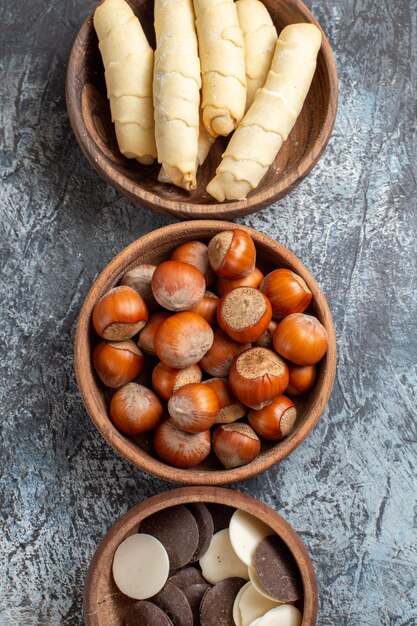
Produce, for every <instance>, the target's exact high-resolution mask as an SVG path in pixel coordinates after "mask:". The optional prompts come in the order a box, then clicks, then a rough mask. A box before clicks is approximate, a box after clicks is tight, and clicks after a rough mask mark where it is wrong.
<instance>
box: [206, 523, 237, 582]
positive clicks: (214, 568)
mask: <svg viewBox="0 0 417 626" xmlns="http://www.w3.org/2000/svg"><path fill="white" fill-rule="evenodd" d="M200 567H201V571H202V573H203V576H204V578H205V579H206V580H208V582H209V583H212V584H213V585H215V584H216V583H218V582H220V581H221V580H225V579H226V578H232V577H239V578H244V579H245V580H248V579H249V574H248V567H247V565H245V564H244V563H242V561H241V560H240V559H239V558H238V557H237V556H236V554H235V553H234V551H233V548H232V544H231V543H230V539H229V529H228V528H225V529H224V530H221V531H220V532H218V533H216V534H215V535H214V536H213V539H212V540H211V543H210V547H209V549H208V550H207V552H206V553H205V555H204V556H203V558H202V559H200Z"/></svg>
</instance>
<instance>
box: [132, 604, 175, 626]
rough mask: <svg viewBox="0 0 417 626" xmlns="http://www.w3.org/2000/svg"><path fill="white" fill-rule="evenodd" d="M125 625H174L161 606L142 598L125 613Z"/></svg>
mask: <svg viewBox="0 0 417 626" xmlns="http://www.w3.org/2000/svg"><path fill="white" fill-rule="evenodd" d="M123 624H124V626H138V624H140V626H156V625H158V626H173V625H172V622H171V620H170V619H169V617H168V616H167V615H165V613H164V612H163V611H161V609H160V608H158V607H157V606H155V605H154V604H152V603H151V602H146V601H145V600H141V601H140V602H135V603H134V604H132V605H131V606H130V607H129V608H128V610H127V613H126V615H125V619H124V622H123Z"/></svg>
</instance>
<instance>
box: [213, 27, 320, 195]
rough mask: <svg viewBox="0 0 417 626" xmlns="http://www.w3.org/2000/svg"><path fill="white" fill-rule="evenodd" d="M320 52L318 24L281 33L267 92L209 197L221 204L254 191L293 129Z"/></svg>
mask: <svg viewBox="0 0 417 626" xmlns="http://www.w3.org/2000/svg"><path fill="white" fill-rule="evenodd" d="M320 46H321V31H320V30H319V29H318V28H317V27H316V26H314V25H313V24H292V25H290V26H287V27H286V28H284V30H283V31H282V33H281V35H280V37H279V39H278V41H277V45H276V49H275V53H274V58H273V60H272V65H271V69H270V71H269V73H268V77H267V79H266V82H265V85H264V87H262V88H261V89H258V91H257V92H256V95H255V100H254V102H253V104H252V106H251V107H250V109H249V110H248V112H247V113H246V115H245V117H244V118H243V120H242V121H241V123H240V125H239V127H238V128H237V130H236V132H235V133H234V135H233V137H232V138H231V140H230V142H229V145H228V146H227V148H226V151H225V152H224V154H223V159H222V161H221V163H220V165H219V167H218V168H217V170H216V176H215V177H214V178H213V180H211V181H210V182H209V184H208V185H207V191H208V192H209V194H210V195H212V196H213V197H214V198H216V200H218V201H219V202H223V201H224V200H225V199H227V200H243V199H244V198H246V196H247V195H248V193H249V192H250V191H251V190H252V189H255V188H256V187H257V186H258V185H259V183H260V182H261V180H262V178H263V176H264V175H265V174H266V172H267V170H268V168H269V166H270V165H271V163H272V162H273V161H274V159H275V157H276V156H277V154H278V152H279V150H280V148H281V146H282V144H283V142H284V141H285V140H286V139H287V137H288V135H289V133H290V131H291V129H292V128H293V126H294V124H295V122H296V120H297V117H298V116H299V114H300V112H301V109H302V108H303V104H304V100H305V98H306V96H307V93H308V90H309V89H310V85H311V81H312V79H313V76H314V71H315V69H316V60H317V54H318V52H319V50H320Z"/></svg>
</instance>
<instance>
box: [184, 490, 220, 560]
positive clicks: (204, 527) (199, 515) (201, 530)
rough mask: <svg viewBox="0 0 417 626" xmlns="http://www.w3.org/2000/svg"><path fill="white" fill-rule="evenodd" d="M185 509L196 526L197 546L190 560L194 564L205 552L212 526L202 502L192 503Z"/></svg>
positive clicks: (209, 516) (210, 536) (211, 534)
mask: <svg viewBox="0 0 417 626" xmlns="http://www.w3.org/2000/svg"><path fill="white" fill-rule="evenodd" d="M187 508H188V509H189V510H190V511H191V513H192V515H193V516H194V519H195V521H196V523H197V526H198V535H199V539H198V546H197V550H196V551H195V553H194V554H193V557H192V559H191V561H192V562H194V561H199V560H200V559H201V557H202V556H204V554H205V553H206V552H207V550H208V547H209V545H210V542H211V540H212V537H213V533H214V525H213V518H212V517H211V515H210V513H209V510H208V508H207V507H206V505H205V504H203V503H202V502H193V503H192V504H189V505H188V507H187Z"/></svg>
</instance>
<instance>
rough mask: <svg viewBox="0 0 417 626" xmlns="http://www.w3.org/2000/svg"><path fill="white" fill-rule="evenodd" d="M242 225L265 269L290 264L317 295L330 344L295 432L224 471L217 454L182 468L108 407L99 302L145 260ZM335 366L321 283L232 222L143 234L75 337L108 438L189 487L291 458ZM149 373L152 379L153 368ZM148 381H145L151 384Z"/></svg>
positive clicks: (87, 395)
mask: <svg viewBox="0 0 417 626" xmlns="http://www.w3.org/2000/svg"><path fill="white" fill-rule="evenodd" d="M234 228H243V229H244V230H246V231H247V232H248V233H250V235H251V236H252V238H253V240H254V241H255V245H256V249H257V258H258V261H257V265H258V266H259V267H260V269H261V270H262V271H264V272H265V273H267V272H270V271H271V270H273V269H275V268H277V267H287V268H289V269H291V270H293V271H294V272H296V273H297V274H299V275H300V276H302V278H303V279H304V280H305V282H306V283H307V285H308V287H309V288H310V290H311V292H312V294H313V305H312V307H310V309H309V310H311V312H312V313H313V314H314V315H315V316H316V317H317V318H318V319H319V320H320V322H321V323H322V324H323V325H324V327H325V328H326V330H327V333H328V339H329V346H328V350H327V353H326V355H325V356H324V358H323V359H322V361H321V362H320V364H319V366H318V376H317V381H316V384H315V386H314V388H313V389H312V390H311V392H310V393H309V394H307V395H306V396H302V397H300V398H295V399H294V402H295V404H296V407H297V414H298V415H297V420H296V423H295V427H294V430H293V431H292V433H290V435H288V437H286V438H285V439H283V440H282V441H280V442H278V443H275V444H274V443H273V442H266V441H264V442H263V444H262V449H261V453H260V454H259V456H258V457H257V458H256V459H255V460H254V461H252V462H251V463H249V464H248V465H244V466H243V467H238V468H235V469H231V470H226V469H223V468H222V466H221V465H220V463H219V461H218V460H217V458H216V457H215V455H214V453H211V455H210V456H209V457H208V458H207V459H206V460H205V461H204V462H203V463H202V464H201V465H198V466H196V467H193V468H190V469H177V468H175V467H171V466H170V465H167V464H166V463H164V462H163V461H160V460H159V459H157V458H156V457H154V456H152V454H151V452H152V447H151V443H150V442H151V440H152V437H151V436H149V434H145V435H141V436H139V437H135V438H129V437H128V436H126V435H124V434H123V433H121V432H120V431H119V430H117V428H116V427H115V426H114V425H113V424H112V422H111V420H110V417H109V410H108V396H107V394H106V389H105V387H104V386H103V385H102V383H101V382H100V381H99V379H98V377H97V375H96V373H95V370H94V366H93V362H92V356H91V355H92V350H93V346H94V344H95V343H96V342H97V340H98V337H97V335H96V334H95V332H94V329H93V327H92V323H91V315H92V310H93V308H94V305H95V303H96V302H97V300H99V299H100V298H101V297H102V296H103V295H104V294H105V293H107V291H108V290H109V289H111V288H112V287H114V286H115V285H116V284H117V283H118V282H119V280H120V279H121V277H122V276H123V274H124V273H125V272H126V271H127V270H129V269H131V268H132V267H134V266H135V265H139V264H141V263H152V264H155V265H156V264H158V263H160V262H161V261H163V260H165V259H167V258H168V257H169V254H170V252H171V251H172V250H173V249H174V248H175V247H177V246H178V245H180V244H182V243H184V242H185V241H189V240H192V239H200V240H201V241H206V242H208V241H209V240H210V239H211V238H212V237H213V236H214V235H215V234H216V233H218V232H221V231H222V230H232V229H234ZM335 369H336V339H335V335H334V328H333V322H332V317H331V314H330V311H329V307H328V305H327V302H326V299H325V297H324V295H323V293H322V291H321V290H320V287H319V286H318V285H317V283H316V281H315V280H314V278H313V277H312V275H311V274H310V272H309V271H308V270H307V269H306V267H305V266H304V265H303V264H302V263H301V261H300V260H299V259H298V258H297V257H296V256H295V255H294V254H293V253H292V252H290V251H289V250H288V249H287V248H285V247H284V246H283V245H281V244H279V243H277V242H276V241H274V240H273V239H271V238H270V237H268V236H266V235H263V234H262V233H260V232H258V231H256V230H253V229H252V228H246V227H244V226H237V225H236V224H232V223H230V222H220V221H198V222H197V221H194V222H185V223H184V222H182V223H176V224H171V225H170V226H165V227H164V228H159V229H158V230H156V231H154V232H152V233H149V234H148V235H145V236H144V237H141V238H140V239H138V240H137V241H135V242H133V243H132V244H130V246H128V247H127V248H125V249H124V250H123V251H122V252H120V254H118V255H117V256H116V257H115V258H114V259H113V260H112V261H111V262H110V263H109V264H108V265H107V267H106V268H105V269H104V270H103V271H102V273H101V274H100V275H99V276H98V278H97V279H96V281H95V282H94V284H93V286H92V288H91V290H90V292H89V293H88V295H87V297H86V299H85V301H84V305H83V307H82V309H81V313H80V317H79V319H78V326H77V333H76V338H75V371H76V375H77V381H78V385H79V388H80V392H81V395H82V398H83V400H84V404H85V406H86V408H87V411H88V412H89V414H90V416H91V419H92V420H93V422H94V424H95V425H96V427H97V428H98V430H99V431H100V432H101V434H102V435H103V437H104V438H105V439H106V441H107V442H108V443H109V444H110V445H111V446H113V448H114V449H115V450H117V451H118V452H119V454H121V455H122V456H123V457H124V458H125V459H127V460H128V461H129V462H130V463H133V465H135V466H136V467H138V468H140V469H142V470H145V471H146V472H149V473H150V474H153V475H154V476H158V477H159V478H163V479H165V480H169V481H172V482H177V483H183V484H189V485H202V484H208V485H224V484H227V483H231V482H235V481H238V480H244V479H246V478H250V477H251V476H255V475H256V474H259V473H261V472H263V471H265V470H267V469H268V468H270V467H272V466H273V465H275V464H276V463H279V462H280V461H282V459H284V458H285V457H286V456H288V455H289V454H290V453H291V452H292V451H293V450H294V449H295V448H296V447H297V446H298V445H300V443H301V442H302V441H303V440H304V439H305V438H306V437H307V435H308V434H309V432H310V431H311V430H312V429H313V428H314V426H315V425H316V424H317V422H318V420H319V418H320V415H321V414H322V412H323V409H324V407H325V406H326V403H327V401H328V399H329V396H330V393H331V389H332V385H333V379H334V374H335ZM144 374H145V375H146V374H148V376H149V380H150V376H151V371H149V372H144ZM147 382H148V381H147V380H146V379H145V384H147Z"/></svg>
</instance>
